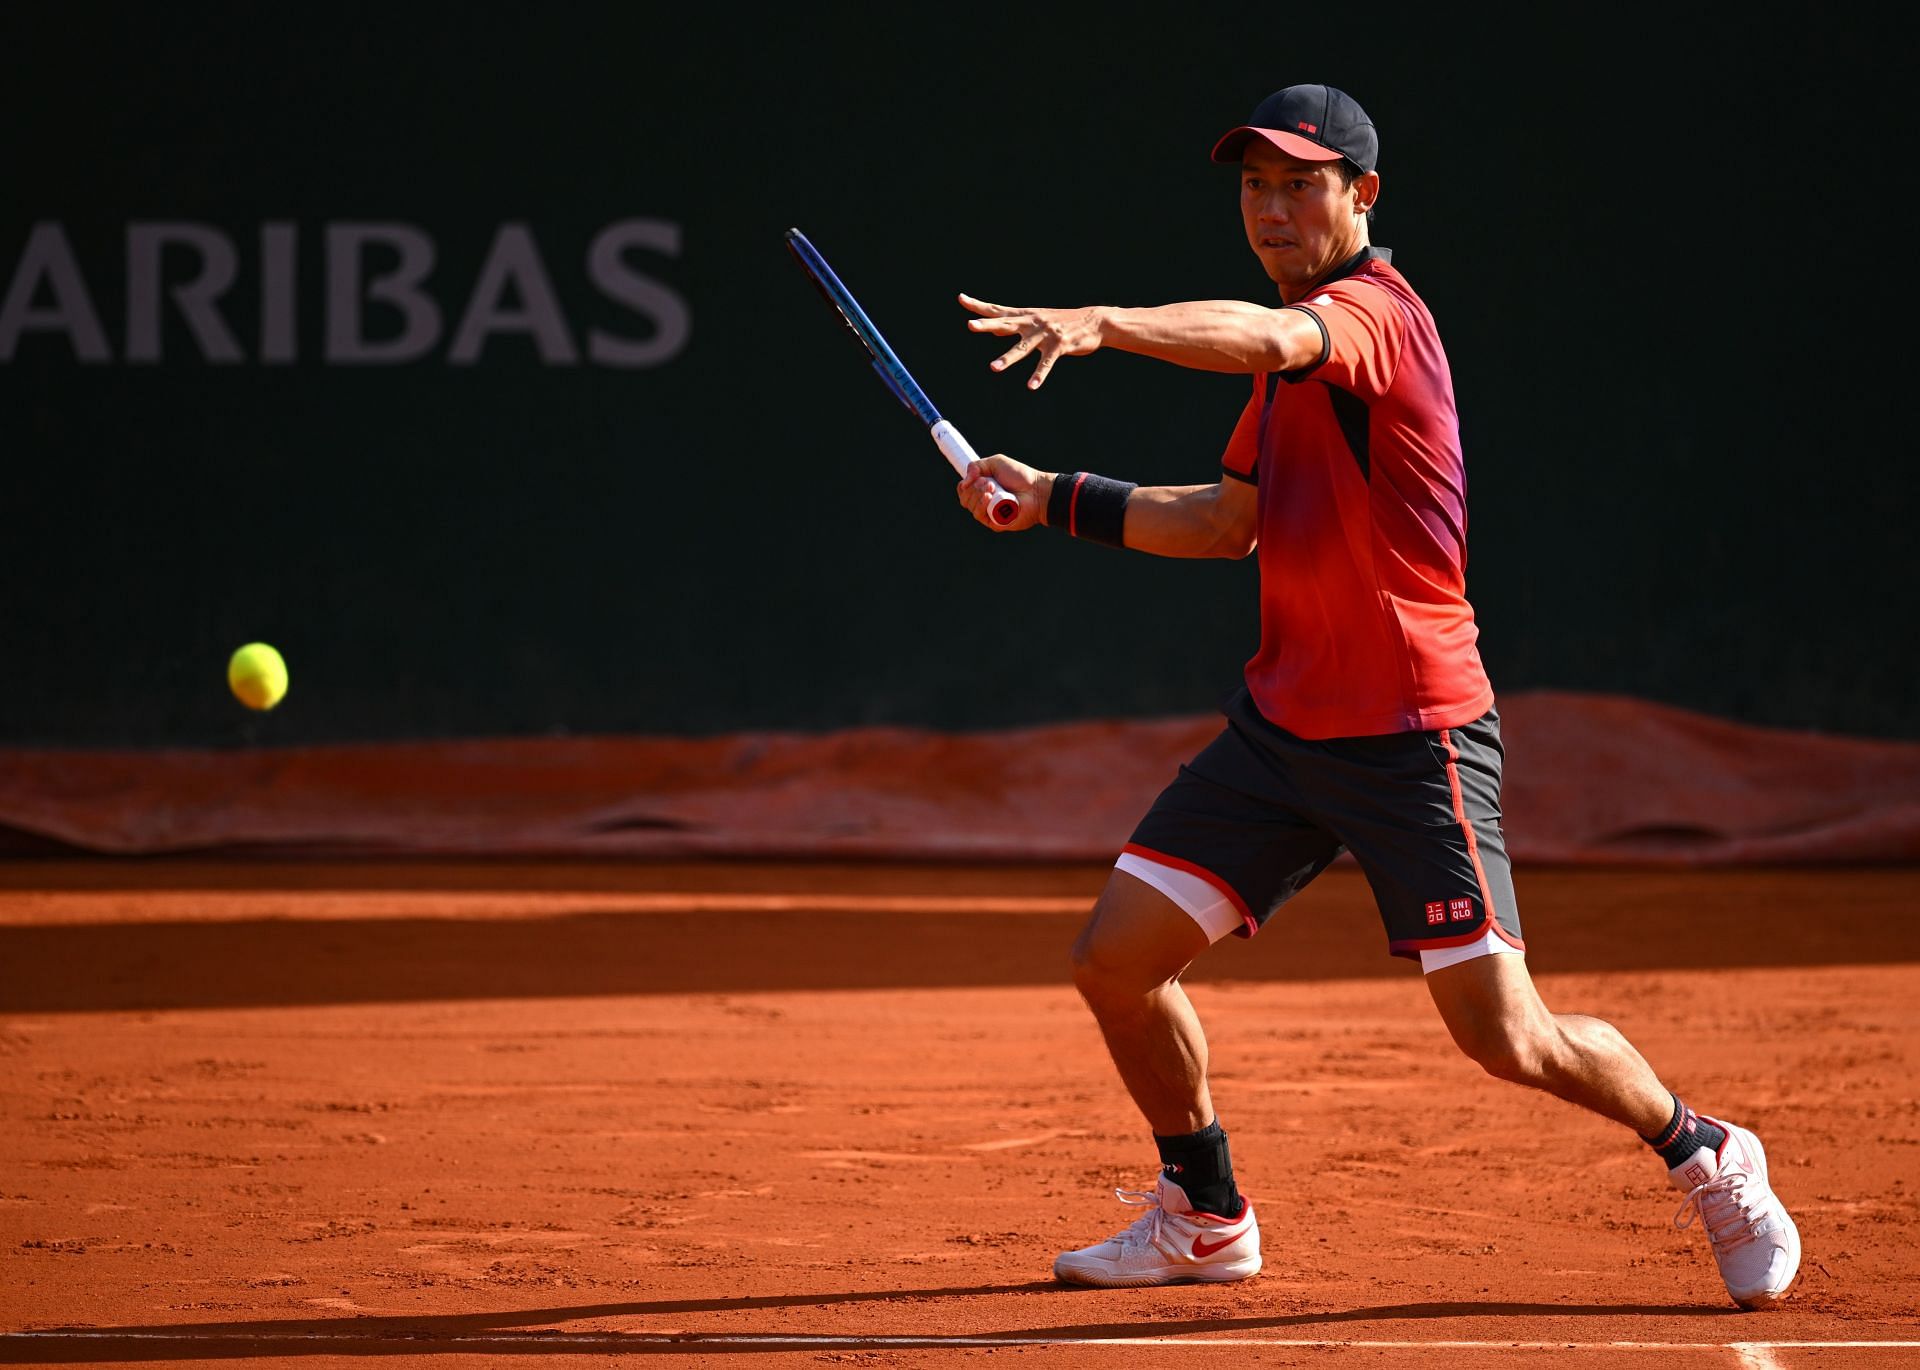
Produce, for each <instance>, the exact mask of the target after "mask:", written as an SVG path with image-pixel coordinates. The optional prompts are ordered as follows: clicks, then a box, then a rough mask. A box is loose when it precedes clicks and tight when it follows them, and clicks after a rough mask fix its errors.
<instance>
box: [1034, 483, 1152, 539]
mask: <svg viewBox="0 0 1920 1370" xmlns="http://www.w3.org/2000/svg"><path fill="white" fill-rule="evenodd" d="M1134 488H1135V487H1134V485H1133V483H1132V482H1131V481H1124V480H1108V479H1107V478H1106V477H1105V476H1096V475H1094V474H1093V473H1092V472H1091V471H1066V472H1062V473H1061V474H1060V475H1057V476H1055V477H1054V478H1053V493H1052V494H1051V495H1049V496H1048V497H1047V526H1048V527H1049V528H1058V529H1060V530H1061V531H1062V532H1064V533H1067V534H1070V535H1071V536H1073V537H1076V538H1085V539H1087V540H1088V541H1089V542H1098V543H1103V544H1104V545H1106V546H1108V547H1125V546H1126V545H1127V544H1126V536H1125V533H1126V523H1127V496H1128V495H1131V494H1132V493H1133V492H1134Z"/></svg>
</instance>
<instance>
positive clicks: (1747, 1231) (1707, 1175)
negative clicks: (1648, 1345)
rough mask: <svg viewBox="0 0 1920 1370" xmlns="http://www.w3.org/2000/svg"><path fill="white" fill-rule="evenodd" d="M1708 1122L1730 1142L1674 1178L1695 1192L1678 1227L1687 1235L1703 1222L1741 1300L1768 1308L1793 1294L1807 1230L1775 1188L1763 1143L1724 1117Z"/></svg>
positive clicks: (1699, 1154) (1696, 1156) (1691, 1161)
mask: <svg viewBox="0 0 1920 1370" xmlns="http://www.w3.org/2000/svg"><path fill="white" fill-rule="evenodd" d="M1702 1116H1703V1117H1704V1115H1702ZM1706 1121H1707V1122H1710V1123H1712V1124H1714V1126H1716V1127H1722V1128H1725V1129H1726V1132H1727V1140H1726V1141H1725V1142H1723V1143H1721V1145H1720V1150H1719V1151H1718V1153H1716V1152H1714V1151H1713V1149H1712V1148H1710V1147H1704V1146H1703V1147H1701V1148H1700V1149H1699V1150H1698V1151H1696V1152H1694V1153H1693V1155H1691V1156H1689V1157H1688V1158H1687V1159H1686V1160H1684V1161H1682V1162H1681V1163H1680V1164H1679V1165H1677V1166H1675V1167H1674V1168H1673V1169H1672V1170H1669V1171H1668V1172H1667V1174H1668V1176H1669V1177H1670V1178H1671V1179H1672V1180H1673V1183H1674V1186H1675V1187H1676V1188H1678V1189H1684V1190H1686V1191H1687V1197H1686V1198H1685V1199H1683V1200H1682V1201H1681V1203H1680V1208H1679V1211H1678V1212H1676V1213H1675V1214H1674V1215H1673V1225H1674V1226H1675V1227H1677V1228H1679V1229H1680V1230H1681V1231H1685V1230H1686V1229H1687V1228H1689V1227H1691V1226H1693V1221H1694V1219H1695V1218H1698V1219H1699V1220H1700V1225H1701V1226H1702V1227H1704V1228H1706V1230H1707V1239H1708V1240H1709V1241H1711V1242H1712V1243H1713V1258H1714V1260H1715V1261H1717V1262H1719V1265H1720V1278H1721V1279H1723V1280H1725V1281H1726V1282H1727V1292H1728V1293H1729V1294H1731V1295H1733V1301H1734V1302H1735V1303H1737V1304H1739V1305H1740V1306H1741V1307H1742V1308H1749V1309H1752V1308H1766V1307H1769V1306H1771V1305H1773V1304H1776V1303H1778V1302H1779V1301H1780V1300H1781V1299H1784V1298H1785V1297H1786V1296H1787V1289H1788V1287H1789V1286H1790V1285H1792V1283H1793V1277H1794V1276H1795V1275H1796V1274H1798V1273H1799V1270H1800V1229H1799V1228H1797V1227H1795V1226H1794V1225H1793V1219H1792V1218H1791V1217H1789V1216H1788V1215H1787V1209H1786V1205H1785V1204H1783V1203H1781V1202H1780V1198H1779V1196H1778V1195H1776V1194H1775V1193H1774V1192H1773V1186H1772V1185H1770V1184H1768V1183H1767V1153H1766V1150H1765V1149H1764V1148H1763V1147H1762V1146H1761V1145H1760V1139H1759V1138H1758V1137H1756V1136H1754V1135H1753V1134H1752V1133H1751V1132H1749V1131H1747V1130H1746V1129H1745V1128H1744V1127H1735V1126H1734V1125H1733V1124H1731V1123H1724V1122H1721V1121H1720V1120H1719V1119H1718V1118H1707V1119H1706Z"/></svg>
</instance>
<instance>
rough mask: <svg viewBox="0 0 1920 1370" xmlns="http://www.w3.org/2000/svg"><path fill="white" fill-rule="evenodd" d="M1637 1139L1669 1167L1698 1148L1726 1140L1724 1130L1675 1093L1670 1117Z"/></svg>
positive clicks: (1711, 1146) (1718, 1145) (1716, 1148)
mask: <svg viewBox="0 0 1920 1370" xmlns="http://www.w3.org/2000/svg"><path fill="white" fill-rule="evenodd" d="M1640 1140H1641V1141H1643V1142H1645V1143H1646V1144H1647V1145H1648V1146H1650V1147H1652V1148H1653V1149H1654V1151H1655V1152H1656V1153H1658V1155H1659V1157H1660V1159H1661V1160H1663V1161H1665V1162H1666V1163H1667V1169H1668V1170H1672V1169H1673V1168H1674V1167H1675V1166H1677V1165H1679V1164H1680V1163H1681V1162H1682V1161H1684V1160H1686V1159H1687V1158H1688V1157H1689V1156H1691V1155H1693V1153H1694V1152H1696V1151H1698V1150H1699V1149H1700V1148H1701V1147H1703V1146H1704V1147H1709V1148H1711V1149H1712V1150H1714V1151H1718V1150H1719V1149H1720V1144H1721V1143H1722V1142H1724V1141H1726V1140H1727V1131H1726V1129H1725V1128H1723V1127H1716V1126H1715V1125H1714V1124H1713V1123H1712V1122H1710V1121H1708V1120H1707V1119H1705V1118H1702V1117H1701V1116H1700V1115H1699V1114H1698V1113H1695V1112H1694V1111H1693V1110H1692V1109H1690V1108H1688V1107H1687V1106H1686V1105H1685V1104H1683V1103H1681V1102H1680V1096H1679V1095H1678V1094H1676V1095H1674V1096H1673V1116H1672V1117H1671V1118H1669V1119H1667V1125H1666V1126H1665V1127H1663V1128H1661V1129H1660V1131H1659V1133H1658V1134H1657V1135H1655V1136H1652V1137H1645V1136H1643V1137H1642V1138H1641V1139H1640Z"/></svg>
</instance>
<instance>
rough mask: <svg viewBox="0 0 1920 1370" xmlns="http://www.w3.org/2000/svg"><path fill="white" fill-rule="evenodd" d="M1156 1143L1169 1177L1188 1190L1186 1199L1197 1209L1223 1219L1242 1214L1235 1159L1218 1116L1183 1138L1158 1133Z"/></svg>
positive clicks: (1154, 1141) (1155, 1136)
mask: <svg viewBox="0 0 1920 1370" xmlns="http://www.w3.org/2000/svg"><path fill="white" fill-rule="evenodd" d="M1153 1144H1154V1145H1155V1146H1157V1147H1159V1148H1160V1164H1161V1167H1162V1169H1163V1170H1164V1171H1165V1173H1166V1175H1167V1178H1168V1179H1170V1180H1172V1181H1173V1182H1174V1183H1175V1184H1177V1185H1179V1186H1180V1188H1181V1189H1183V1190H1185V1191H1186V1195H1187V1201H1188V1202H1189V1203H1191V1204H1192V1205H1193V1206H1194V1207H1195V1208H1196V1209H1198V1210H1199V1211H1200V1212H1202V1213H1213V1214H1217V1215H1218V1216H1220V1217H1222V1218H1232V1217H1235V1216H1237V1215H1238V1214H1239V1212H1240V1191H1239V1189H1238V1188H1236V1187H1235V1185H1234V1183H1233V1160H1232V1158H1231V1157H1230V1156H1228V1154H1227V1134H1226V1131H1225V1130H1224V1129H1223V1128H1222V1127H1221V1126H1220V1120H1219V1119H1218V1118H1215V1119H1214V1120H1213V1121H1212V1122H1210V1123H1208V1124H1207V1125H1206V1126H1205V1127H1203V1128H1201V1129H1200V1130H1199V1131H1198V1132H1189V1133H1187V1134H1186V1135H1185V1136H1181V1137H1162V1136H1160V1135H1159V1134H1158V1133H1155V1134H1154V1138H1153Z"/></svg>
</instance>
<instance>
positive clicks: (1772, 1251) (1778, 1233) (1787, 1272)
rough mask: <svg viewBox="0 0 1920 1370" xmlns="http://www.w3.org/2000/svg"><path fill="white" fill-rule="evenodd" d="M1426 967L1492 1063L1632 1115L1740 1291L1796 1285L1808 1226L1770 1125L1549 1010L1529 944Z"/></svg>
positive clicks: (1627, 1117)
mask: <svg viewBox="0 0 1920 1370" xmlns="http://www.w3.org/2000/svg"><path fill="white" fill-rule="evenodd" d="M1426 979H1427V990H1428V992H1429V993H1430V994H1432V996H1433V1002H1434V1004H1435V1006H1437V1007H1438V1008H1439V1010H1440V1017H1441V1019H1442V1020H1443V1021H1444V1022H1445V1023H1446V1025H1447V1030H1448V1031H1449V1032H1451V1033H1452V1034H1453V1040H1454V1041H1455V1042H1456V1043H1458V1044H1459V1047H1460V1049H1461V1050H1462V1051H1464V1052H1466V1054H1467V1055H1468V1056H1470V1057H1472V1058H1473V1060H1475V1061H1476V1062H1478V1063H1479V1064H1480V1066H1481V1068H1482V1069H1484V1070H1485V1071H1486V1072H1487V1073H1488V1074H1490V1075H1494V1076H1497V1077H1499V1078H1500V1079H1502V1080H1511V1081H1513V1082H1514V1083H1515V1084H1521V1085H1529V1086H1531V1087H1533V1088H1534V1089H1540V1090H1545V1091H1546V1092H1547V1093H1549V1094H1552V1095H1554V1096H1556V1097H1558V1098H1561V1099H1565V1100H1566V1101H1567V1102H1568V1103H1570V1104H1577V1105H1578V1106H1579V1107H1581V1108H1584V1109H1587V1110H1588V1111H1589V1112H1592V1113H1597V1114H1599V1115H1600V1116H1601V1117H1603V1118H1611V1119H1612V1120H1613V1121H1615V1122H1617V1123H1624V1124H1626V1125H1627V1126H1628V1127H1630V1128H1632V1129H1633V1130H1634V1131H1635V1132H1637V1133H1638V1134H1640V1136H1641V1138H1642V1139H1643V1140H1645V1141H1646V1142H1648V1143H1649V1144H1650V1145H1652V1146H1653V1147H1654V1149H1655V1150H1656V1151H1657V1152H1658V1153H1659V1154H1660V1156H1661V1159H1662V1160H1663V1161H1664V1162H1665V1164H1666V1165H1667V1167H1668V1174H1669V1176H1670V1177H1671V1178H1672V1180H1673V1182H1674V1184H1675V1185H1676V1186H1677V1187H1678V1188H1680V1189H1682V1190H1685V1191H1686V1194H1687V1197H1686V1201H1685V1202H1684V1203H1682V1204H1681V1207H1680V1214H1679V1215H1676V1219H1675V1222H1676V1225H1679V1226H1689V1225H1691V1223H1692V1222H1693V1220H1694V1219H1695V1218H1696V1217H1697V1218H1699V1219H1700V1220H1701V1223H1702V1225H1703V1226H1704V1227H1705V1228H1706V1229H1707V1234H1708V1237H1709V1238H1710V1240H1711V1241H1712V1244H1713V1254H1714V1259H1715V1260H1716V1261H1717V1262H1718V1263H1719V1266H1720V1274H1721V1277H1722V1278H1723V1279H1724V1280H1725V1281H1726V1285H1727V1292H1728V1293H1730V1294H1731V1295H1732V1296H1733V1298H1734V1301H1735V1302H1736V1303H1738V1304H1740V1306H1741V1307H1743V1308H1765V1307H1767V1306H1769V1305H1771V1304H1773V1303H1776V1302H1778V1301H1779V1300H1780V1299H1781V1298H1783V1297H1785V1295H1786V1292H1787V1289H1788V1288H1789V1287H1790V1286H1791V1285H1792V1283H1793V1279H1794V1275H1795V1273H1796V1272H1797V1271H1798V1270H1799V1268H1800V1233H1799V1231H1798V1229H1796V1228H1795V1227H1794V1224H1793V1219H1792V1217H1790V1216H1789V1215H1788V1213H1787V1210H1786V1207H1785V1205H1783V1204H1782V1203H1781V1202H1780V1200H1779V1198H1778V1197H1777V1196H1776V1195H1775V1194H1774V1193H1773V1188H1772V1185H1771V1184H1770V1183H1769V1181H1768V1178H1767V1154H1766V1150H1765V1149H1764V1148H1763V1147H1762V1146H1761V1145H1760V1139H1759V1138H1758V1137H1756V1136H1754V1135H1753V1134H1752V1133H1751V1132H1749V1131H1747V1130H1746V1129H1745V1128H1743V1127H1737V1126H1735V1125H1733V1124H1731V1123H1724V1122H1721V1121H1719V1120H1718V1119H1714V1118H1704V1117H1700V1116H1698V1115H1695V1114H1694V1113H1693V1111H1692V1110H1691V1109H1689V1108H1687V1107H1686V1105H1684V1104H1682V1103H1681V1102H1680V1101H1679V1099H1678V1097H1677V1096H1675V1095H1674V1094H1672V1093H1671V1092H1670V1091H1668V1089H1667V1088H1666V1087H1665V1086H1664V1085H1662V1084H1661V1083H1660V1080H1659V1077H1657V1076H1656V1075H1655V1074H1654V1073H1653V1069H1652V1067H1650V1066H1649V1065H1648V1064H1647V1062H1646V1059H1645V1058H1644V1057H1643V1056H1641V1055H1640V1053H1639V1052H1638V1051H1636V1050H1635V1049H1634V1047H1633V1044H1632V1043H1631V1042H1629V1041H1628V1040H1627V1039H1626V1038H1625V1037H1623V1036H1621V1035H1620V1033H1619V1031H1618V1030H1617V1029H1615V1028H1614V1027H1613V1026H1612V1025H1611V1024H1609V1023H1604V1022H1602V1021H1600V1019H1598V1018H1588V1017H1586V1016H1584V1015H1581V1014H1574V1013H1552V1012H1549V1011H1548V1009H1547V1006H1546V1005H1545V1004H1544V1003H1542V1002H1541V1000H1540V995H1539V993H1538V992H1537V991H1536V990H1535V989H1534V986H1533V977H1532V976H1530V975H1529V974H1528V973H1527V966H1526V962H1525V961H1524V960H1523V959H1522V958H1521V957H1519V956H1480V957H1476V958H1475V959H1473V960H1471V961H1462V962H1460V963H1459V964H1458V965H1452V966H1448V967H1446V968H1444V969H1442V970H1436V971H1434V972H1433V973H1432V974H1431V975H1428V976H1427V977H1426ZM1683 1219H1684V1221H1683Z"/></svg>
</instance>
